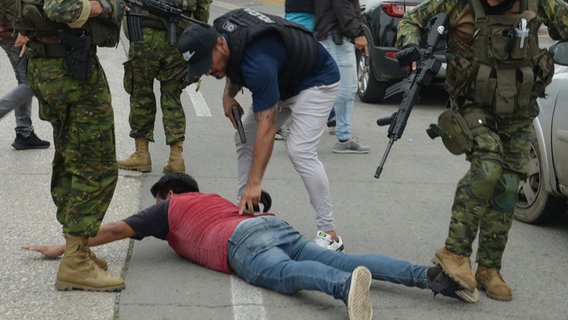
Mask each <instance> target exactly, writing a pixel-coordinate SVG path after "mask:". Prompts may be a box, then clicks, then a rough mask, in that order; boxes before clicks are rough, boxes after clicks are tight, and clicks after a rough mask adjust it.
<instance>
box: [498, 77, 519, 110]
mask: <svg viewBox="0 0 568 320" xmlns="http://www.w3.org/2000/svg"><path fill="white" fill-rule="evenodd" d="M516 73H517V70H516V69H499V70H497V88H496V90H495V104H494V106H495V113H497V114H502V113H512V112H513V111H515V105H516V102H517V101H516V98H517V87H516Z"/></svg>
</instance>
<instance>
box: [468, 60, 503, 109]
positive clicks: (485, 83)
mask: <svg viewBox="0 0 568 320" xmlns="http://www.w3.org/2000/svg"><path fill="white" fill-rule="evenodd" d="M496 87H497V79H496V76H495V72H494V70H493V68H492V67H490V66H488V65H486V64H483V63H480V64H479V69H478V70H477V77H476V79H475V90H474V93H473V99H472V100H474V101H475V102H477V103H478V104H479V105H480V106H491V105H493V97H494V96H495V89H496Z"/></svg>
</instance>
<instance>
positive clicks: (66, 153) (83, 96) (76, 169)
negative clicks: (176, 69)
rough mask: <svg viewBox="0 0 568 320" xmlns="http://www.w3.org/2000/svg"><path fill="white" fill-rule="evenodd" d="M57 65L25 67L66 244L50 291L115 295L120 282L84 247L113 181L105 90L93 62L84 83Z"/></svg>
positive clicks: (39, 61) (38, 62)
mask: <svg viewBox="0 0 568 320" xmlns="http://www.w3.org/2000/svg"><path fill="white" fill-rule="evenodd" d="M61 65H62V62H61V61H60V59H53V58H49V59H45V58H34V59H30V67H29V77H30V84H32V90H34V93H35V94H36V97H37V98H38V101H39V104H40V118H41V119H43V120H46V121H49V122H50V123H51V124H52V127H53V133H54V147H55V155H54V160H53V173H52V181H51V194H52V198H53V201H54V203H55V205H56V207H57V220H58V221H59V222H60V223H61V225H62V226H63V232H64V234H65V239H66V243H67V245H66V250H65V254H64V257H63V259H62V260H61V262H60V266H59V271H58V275H57V281H56V288H57V289H58V290H71V289H85V290H94V291H109V290H120V289H122V288H124V280H123V279H122V278H119V277H114V276H112V275H110V274H108V273H106V272H105V271H103V270H102V269H101V267H100V266H99V264H98V263H97V262H96V257H95V256H94V255H92V252H90V250H89V248H88V246H87V245H86V240H87V239H88V238H89V237H90V236H94V235H96V233H97V231H98V229H99V227H100V224H101V222H102V220H103V218H104V215H105V213H106V210H107V208H108V206H109V204H110V201H111V199H112V196H113V194H114V189H115V186H116V182H117V180H118V168H117V165H116V155H115V147H114V115H113V110H112V106H111V96H110V90H109V88H108V83H107V80H106V77H105V75H104V71H103V69H102V67H101V66H100V65H99V64H98V62H97V65H96V66H95V68H94V69H93V74H92V75H91V77H90V78H89V79H88V80H87V81H82V80H76V79H74V78H71V77H70V76H68V75H67V74H66V72H65V71H64V70H63V69H62V68H60V67H59V66H61ZM93 92H97V93H98V94H93ZM89 279H90V280H89Z"/></svg>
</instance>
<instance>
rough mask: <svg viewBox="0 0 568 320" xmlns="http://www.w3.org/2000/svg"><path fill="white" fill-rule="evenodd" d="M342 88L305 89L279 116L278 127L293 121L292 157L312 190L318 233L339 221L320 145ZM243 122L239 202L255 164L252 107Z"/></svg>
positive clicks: (286, 103)
mask: <svg viewBox="0 0 568 320" xmlns="http://www.w3.org/2000/svg"><path fill="white" fill-rule="evenodd" d="M338 88H339V83H338V82H337V83H334V84H332V85H329V86H319V87H312V88H309V89H306V90H303V91H302V92H300V93H299V94H298V95H296V96H294V97H291V98H289V99H287V100H284V101H281V102H280V107H279V109H278V114H277V117H276V121H277V126H278V127H280V126H281V125H282V124H283V123H284V122H285V121H286V120H288V119H289V124H290V132H289V133H288V135H287V137H286V145H287V148H288V157H289V158H290V161H292V164H293V165H294V169H296V171H297V172H298V173H299V174H300V177H301V178H302V181H303V182H304V185H305V187H306V189H307V190H308V195H309V198H310V204H311V205H312V208H313V209H314V211H315V214H316V224H317V227H318V230H321V231H324V232H327V231H333V230H335V219H334V217H333V209H332V206H331V195H330V191H329V180H328V178H327V173H326V172H325V168H324V166H323V163H322V162H321V161H320V160H319V157H318V152H317V146H318V143H319V140H320V137H321V135H322V133H323V130H324V128H325V126H326V121H327V117H328V116H329V112H330V111H331V108H332V107H333V104H334V102H335V96H336V93H337V90H338ZM242 122H243V127H244V130H245V135H246V137H247V142H246V143H244V144H243V143H241V140H240V138H239V135H238V133H235V146H236V150H237V174H238V177H237V183H238V193H237V202H238V201H240V198H241V194H242V193H243V191H244V189H245V187H246V184H247V180H248V175H249V172H250V168H251V165H252V157H253V147H254V141H255V139H254V138H255V137H256V132H257V129H258V124H257V122H256V120H255V119H254V113H253V111H252V107H251V108H249V110H248V111H247V112H245V114H244V116H243V119H242Z"/></svg>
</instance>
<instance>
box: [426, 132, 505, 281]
mask: <svg viewBox="0 0 568 320" xmlns="http://www.w3.org/2000/svg"><path fill="white" fill-rule="evenodd" d="M500 144H501V141H500V139H499V137H498V136H497V135H496V134H495V133H494V132H492V131H488V132H485V133H481V134H479V135H478V136H476V137H475V146H474V148H473V151H472V153H471V154H469V155H468V160H469V161H470V162H471V166H470V169H469V171H468V172H467V173H466V175H465V176H464V177H463V178H462V179H461V180H460V182H459V183H458V187H457V190H456V194H455V198H454V204H453V206H452V218H451V221H450V225H449V232H448V238H447V239H446V242H445V247H443V248H441V249H440V250H438V252H436V255H435V257H434V259H433V262H434V263H436V264H439V265H440V266H441V267H442V268H443V270H444V272H445V273H446V274H447V275H448V276H449V277H450V278H452V279H453V280H455V281H456V282H458V283H459V284H460V285H461V286H463V287H464V288H465V289H467V290H470V291H474V290H476V287H477V282H476V280H475V277H474V276H473V273H472V271H471V261H470V256H471V253H472V243H473V241H474V240H475V237H476V235H477V230H478V226H479V222H480V219H481V217H482V216H483V215H484V214H485V212H486V211H487V208H488V204H489V202H488V201H489V199H490V198H491V195H492V194H493V190H494V188H495V185H496V184H497V181H498V179H499V177H500V175H501V171H502V161H501V153H502V152H501V150H502V148H501V146H500Z"/></svg>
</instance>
